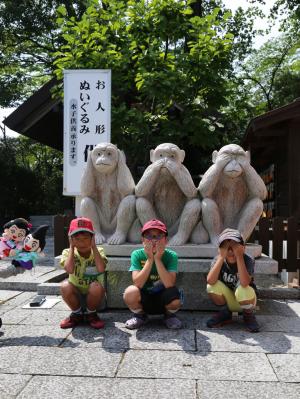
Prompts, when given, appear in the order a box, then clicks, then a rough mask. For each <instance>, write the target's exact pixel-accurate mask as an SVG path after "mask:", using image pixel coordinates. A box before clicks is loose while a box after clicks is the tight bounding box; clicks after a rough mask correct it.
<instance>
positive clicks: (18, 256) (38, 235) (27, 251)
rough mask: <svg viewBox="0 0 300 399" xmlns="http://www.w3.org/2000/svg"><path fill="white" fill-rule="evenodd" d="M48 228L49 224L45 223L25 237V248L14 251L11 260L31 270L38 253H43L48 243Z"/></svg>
mask: <svg viewBox="0 0 300 399" xmlns="http://www.w3.org/2000/svg"><path fill="white" fill-rule="evenodd" d="M48 228H49V226H48V225H46V224H44V225H42V226H40V227H38V228H37V229H36V230H35V231H34V232H33V233H31V234H28V235H27V236H26V237H25V241H24V244H23V248H22V249H17V250H15V251H13V252H14V254H13V260H12V262H11V263H12V265H13V266H15V267H16V268H22V269H25V270H31V269H32V268H33V267H34V266H35V263H36V261H37V258H38V254H41V252H42V250H43V249H44V247H45V245H46V239H45V236H46V232H47V229H48Z"/></svg>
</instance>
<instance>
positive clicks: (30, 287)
mask: <svg viewBox="0 0 300 399" xmlns="http://www.w3.org/2000/svg"><path fill="white" fill-rule="evenodd" d="M5 263H7V262H4V261H1V264H0V266H2V265H3V266H4V264H5ZM66 276H67V274H66V272H65V271H64V270H63V269H61V270H58V269H56V268H54V267H53V266H51V267H48V266H36V267H35V268H34V269H33V271H26V272H25V273H23V274H18V275H17V276H11V277H8V278H5V279H4V278H0V290H12V291H37V289H38V286H39V284H43V283H46V282H59V281H62V280H63V279H64V278H66Z"/></svg>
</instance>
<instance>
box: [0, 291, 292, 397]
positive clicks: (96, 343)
mask: <svg viewBox="0 0 300 399" xmlns="http://www.w3.org/2000/svg"><path fill="white" fill-rule="evenodd" d="M34 295H36V293H35V292H21V291H5V290H2V291H0V301H1V305H0V315H1V317H2V320H3V326H2V328H1V330H0V398H1V399H11V398H18V399H21V398H22V399H25V398H26V399H27V398H30V399H35V398H38V399H41V398H43V399H45V398H51V399H56V398H67V399H68V398H72V399H74V398H81V399H86V398H87V399H89V398H100V397H101V398H122V399H123V398H130V399H132V398H139V399H140V398H149V397H150V398H158V399H161V398H168V399H170V398H172V399H173V398H174V399H176V398H180V399H190V398H191V399H192V398H193V399H200V398H201V399H208V398H214V399H224V398H225V399H226V398H238V399H241V398H254V399H255V398H274V397H276V398H284V399H286V398H287V399H289V398H297V399H298V398H299V397H300V301H296V300H294V301H293V300H267V299H266V300H260V301H259V308H260V309H259V311H258V313H257V318H258V321H259V323H260V325H261V328H262V330H261V332H260V333H258V334H251V333H248V332H246V331H245V330H244V328H243V323H242V321H241V320H239V319H238V320H236V322H235V323H233V324H231V325H228V326H227V327H226V328H225V327H224V328H222V329H217V330H209V329H207V328H206V320H207V319H208V317H210V315H211V313H210V312H196V311H194V312H187V311H185V312H181V313H180V317H181V319H182V321H183V328H182V329H181V330H178V331H170V330H167V329H166V328H165V327H164V326H163V324H162V322H161V319H160V318H158V317H154V318H152V319H151V321H150V323H149V324H148V325H146V326H145V327H143V328H142V329H140V330H138V331H129V330H126V329H125V328H124V321H125V320H126V319H127V318H128V316H129V313H128V312H127V311H105V312H103V313H102V314H101V317H102V318H103V319H104V320H105V322H106V326H105V328H104V329H103V330H100V331H99V330H98V331H96V330H93V329H91V328H90V327H88V326H80V327H77V328H75V329H73V330H61V329H60V328H59V322H60V320H61V319H63V318H64V317H66V316H67V315H68V313H69V311H68V309H67V307H66V305H65V304H64V303H63V302H62V301H60V302H58V303H57V304H56V305H55V306H54V307H53V308H51V309H23V308H22V306H23V305H24V304H26V303H28V301H29V299H30V298H31V297H33V296H34Z"/></svg>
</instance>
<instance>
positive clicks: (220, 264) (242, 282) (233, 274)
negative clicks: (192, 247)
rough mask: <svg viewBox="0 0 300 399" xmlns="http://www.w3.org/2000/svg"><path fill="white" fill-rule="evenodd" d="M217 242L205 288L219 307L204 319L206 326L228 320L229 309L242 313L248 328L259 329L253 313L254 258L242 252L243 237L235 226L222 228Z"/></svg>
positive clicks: (254, 288)
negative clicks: (217, 247) (209, 316)
mask: <svg viewBox="0 0 300 399" xmlns="http://www.w3.org/2000/svg"><path fill="white" fill-rule="evenodd" d="M218 242H219V250H218V255H217V256H216V258H215V259H214V260H213V262H212V266H211V269H210V271H209V273H208V275H207V292H208V295H209V297H210V298H211V299H212V301H213V302H214V303H215V304H216V305H217V306H218V307H219V308H220V310H219V312H218V313H217V314H215V315H214V316H213V317H212V318H211V319H209V320H208V321H207V327H210V328H213V327H220V326H222V325H223V324H226V323H230V322H232V312H239V313H242V314H243V319H244V323H245V326H246V328H247V329H248V330H249V331H250V332H258V331H259V326H258V324H257V321H256V318H255V315H254V309H255V305H256V287H255V284H254V282H253V273H254V264H255V261H254V259H253V258H252V257H250V256H249V255H247V254H245V246H244V240H243V237H242V236H241V234H240V232H239V231H238V230H234V229H225V230H224V231H223V232H222V233H221V234H220V235H219V239H218Z"/></svg>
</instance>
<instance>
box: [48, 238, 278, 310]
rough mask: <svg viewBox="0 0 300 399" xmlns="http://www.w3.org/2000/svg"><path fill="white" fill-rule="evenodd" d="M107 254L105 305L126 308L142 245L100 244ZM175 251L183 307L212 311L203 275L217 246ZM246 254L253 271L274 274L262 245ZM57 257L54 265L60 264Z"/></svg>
mask: <svg viewBox="0 0 300 399" xmlns="http://www.w3.org/2000/svg"><path fill="white" fill-rule="evenodd" d="M103 248H104V251H105V253H106V255H107V257H108V260H109V261H108V265H107V275H106V292H107V306H108V308H115V309H117V308H120V309H122V308H126V306H125V304H124V302H123V292H124V290H125V288H126V287H128V286H129V285H130V284H132V280H131V273H130V272H129V271H128V270H129V267H130V254H131V252H132V251H133V250H135V249H137V248H141V245H133V244H125V245H103ZM170 248H171V249H173V250H174V251H176V252H177V254H178V258H179V261H178V277H177V283H176V285H177V287H178V288H179V289H182V290H183V292H184V304H183V309H188V310H211V309H213V308H214V306H213V304H212V303H211V301H210V300H209V298H208V296H207V294H206V275H207V273H208V271H209V269H210V265H211V262H212V259H213V258H214V256H215V255H216V254H217V247H215V246H214V245H212V244H204V245H184V246H179V247H170ZM246 253H248V254H249V255H252V256H253V257H255V274H257V275H276V274H277V273H278V263H277V262H276V261H275V260H274V259H271V258H269V257H267V256H265V255H263V254H262V253H261V246H260V245H257V244H247V245H246ZM59 258H60V257H57V258H56V265H59Z"/></svg>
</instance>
